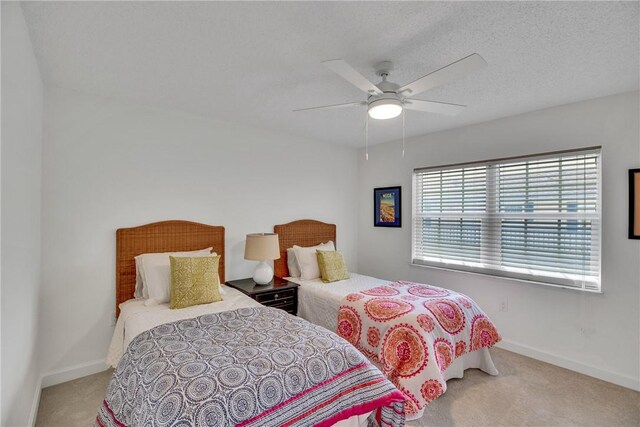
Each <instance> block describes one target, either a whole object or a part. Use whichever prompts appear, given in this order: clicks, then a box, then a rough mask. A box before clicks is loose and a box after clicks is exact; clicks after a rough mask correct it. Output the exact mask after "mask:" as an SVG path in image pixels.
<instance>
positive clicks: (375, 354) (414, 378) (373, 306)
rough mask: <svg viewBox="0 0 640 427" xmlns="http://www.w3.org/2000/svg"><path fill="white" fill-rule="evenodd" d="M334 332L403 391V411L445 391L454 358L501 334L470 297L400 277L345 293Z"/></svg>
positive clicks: (415, 408)
mask: <svg viewBox="0 0 640 427" xmlns="http://www.w3.org/2000/svg"><path fill="white" fill-rule="evenodd" d="M337 332H338V335H340V336H341V337H343V338H344V339H346V340H347V341H349V342H350V343H351V344H352V345H354V346H355V347H357V348H358V349H359V350H360V351H361V352H362V353H364V354H365V355H366V356H367V357H368V358H369V359H371V360H372V361H374V362H375V363H377V364H378V365H379V367H380V369H381V370H382V372H384V373H385V374H386V375H387V377H388V378H389V379H390V380H391V382H393V383H394V385H395V386H396V387H397V388H398V389H399V390H400V391H401V392H402V393H403V394H404V396H405V398H406V399H407V401H406V403H405V412H406V414H407V415H408V416H411V415H413V414H416V413H417V412H418V411H419V410H420V409H422V408H423V407H424V406H425V405H427V404H428V403H429V402H431V401H432V400H434V399H435V398H437V397H438V396H440V395H441V394H442V393H444V392H445V390H446V389H447V383H446V381H445V379H444V376H443V373H444V371H445V370H446V369H447V367H448V366H449V365H451V363H452V362H453V360H454V359H456V358H457V357H460V356H462V355H464V354H465V353H467V352H471V351H475V350H478V349H481V348H483V347H491V346H493V345H494V344H495V343H497V342H498V341H500V339H501V338H500V334H499V333H498V331H497V329H496V327H495V326H494V325H493V323H492V322H491V320H489V318H488V317H487V315H486V314H484V312H483V311H482V310H481V309H480V307H478V305H477V304H476V303H475V302H474V301H473V300H472V299H471V298H469V297H467V296H465V295H463V294H459V293H457V292H453V291H450V290H448V289H443V288H438V287H436V286H429V285H422V284H417V283H411V282H403V281H400V282H394V283H390V284H388V285H383V286H378V287H375V288H371V289H367V290H364V291H361V292H358V293H353V294H349V295H347V296H346V297H345V298H344V299H343V300H342V304H341V306H340V310H339V312H338V331H337Z"/></svg>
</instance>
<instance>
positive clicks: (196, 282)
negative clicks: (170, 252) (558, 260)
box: [169, 255, 222, 308]
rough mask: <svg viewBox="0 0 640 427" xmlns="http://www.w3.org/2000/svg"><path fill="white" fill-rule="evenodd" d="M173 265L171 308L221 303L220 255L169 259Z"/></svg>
mask: <svg viewBox="0 0 640 427" xmlns="http://www.w3.org/2000/svg"><path fill="white" fill-rule="evenodd" d="M169 261H170V263H171V301H170V303H169V307H170V308H185V307H190V306H192V305H198V304H208V303H210V302H216V301H221V300H222V297H221V296H220V290H219V286H220V279H219V278H218V263H219V262H220V255H217V256H205V257H202V256H201V257H173V256H172V257H169Z"/></svg>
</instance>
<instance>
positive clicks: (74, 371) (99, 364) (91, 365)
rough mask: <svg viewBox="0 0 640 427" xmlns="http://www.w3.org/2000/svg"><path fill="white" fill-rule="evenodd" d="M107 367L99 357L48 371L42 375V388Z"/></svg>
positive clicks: (95, 372) (104, 369)
mask: <svg viewBox="0 0 640 427" xmlns="http://www.w3.org/2000/svg"><path fill="white" fill-rule="evenodd" d="M107 369H109V367H108V366H107V364H106V362H105V359H99V360H93V361H91V362H85V363H80V364H79V365H75V366H70V367H68V368H65V369H60V370H58V371H53V372H48V373H46V374H44V375H42V388H45V387H50V386H52V385H56V384H60V383H65V382H67V381H71V380H75V379H77V378H82V377H86V376H87V375H91V374H97V373H98V372H102V371H106V370H107Z"/></svg>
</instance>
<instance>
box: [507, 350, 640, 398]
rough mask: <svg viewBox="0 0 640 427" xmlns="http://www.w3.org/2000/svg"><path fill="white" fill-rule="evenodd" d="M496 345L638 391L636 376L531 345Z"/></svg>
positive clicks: (638, 384)
mask: <svg viewBox="0 0 640 427" xmlns="http://www.w3.org/2000/svg"><path fill="white" fill-rule="evenodd" d="M496 347H498V348H502V349H505V350H508V351H511V352H513V353H518V354H521V355H523V356H527V357H531V358H532V359H537V360H541V361H543V362H547V363H551V364H552V365H556V366H560V367H561V368H565V369H569V370H571V371H575V372H579V373H581V374H584V375H588V376H590V377H594V378H598V379H600V380H603V381H607V382H610V383H613V384H617V385H620V386H622V387H626V388H630V389H632V390H637V391H640V379H638V378H632V377H627V376H624V375H620V374H616V373H614V372H609V371H605V370H602V369H600V368H596V367H594V366H590V365H585V364H583V363H579V362H575V361H573V360H569V359H566V358H564V357H562V356H558V355H556V354H552V353H547V352H544V351H540V350H537V349H535V348H533V347H529V346H527V345H524V344H520V343H517V342H513V341H509V340H505V339H503V340H502V341H500V342H499V343H498V344H496Z"/></svg>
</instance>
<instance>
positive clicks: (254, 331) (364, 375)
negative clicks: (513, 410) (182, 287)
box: [96, 220, 499, 426]
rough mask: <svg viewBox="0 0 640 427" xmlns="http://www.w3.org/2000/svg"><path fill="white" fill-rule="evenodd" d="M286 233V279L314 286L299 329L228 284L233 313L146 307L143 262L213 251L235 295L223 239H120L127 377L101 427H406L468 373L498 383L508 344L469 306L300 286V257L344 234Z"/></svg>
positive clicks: (279, 271) (119, 342)
mask: <svg viewBox="0 0 640 427" xmlns="http://www.w3.org/2000/svg"><path fill="white" fill-rule="evenodd" d="M274 231H275V232H276V233H277V234H278V235H279V239H280V250H281V258H280V259H279V260H276V261H275V263H274V270H275V275H276V276H279V277H287V278H289V279H288V280H292V281H296V282H298V283H299V284H300V285H301V286H300V288H299V296H298V299H299V301H298V304H299V312H298V315H299V316H300V317H295V316H291V315H289V314H287V313H285V312H283V311H281V310H277V309H273V308H267V307H262V306H261V305H260V304H258V303H257V302H256V301H254V300H253V299H251V298H249V297H247V296H245V295H243V294H242V293H240V292H239V291H236V290H235V289H232V288H229V287H226V286H224V285H222V289H223V291H222V292H223V300H222V301H219V302H215V303H211V304H201V305H195V306H192V307H187V308H183V309H178V310H171V309H169V306H168V304H149V302H148V301H145V300H142V299H140V298H138V299H134V292H135V288H136V265H135V260H134V257H135V256H137V255H140V254H143V253H163V252H176V251H193V250H200V249H202V248H207V247H212V248H213V252H215V253H217V254H218V255H220V263H219V269H218V273H219V277H220V283H224V280H225V275H224V273H225V269H224V246H225V244H224V228H223V227H219V226H208V225H204V224H196V223H191V222H186V221H165V222H160V223H154V224H148V225H144V226H140V227H135V228H127V229H120V230H118V232H117V235H116V247H117V254H116V269H117V273H116V310H117V313H118V314H119V318H118V322H117V324H116V329H115V332H114V336H113V339H112V343H111V346H110V349H109V354H108V358H107V362H108V363H109V364H111V365H112V366H114V367H115V368H116V369H115V372H114V375H113V378H112V380H111V382H110V385H109V388H108V391H107V397H106V399H105V401H104V402H103V405H102V407H101V409H100V411H99V414H98V417H97V419H96V425H99V426H122V425H131V426H133V425H185V426H187V425H190V426H209V425H221V426H222V425H246V426H251V425H256V426H258V425H260V426H266V425H274V426H276V425H277V426H281V425H282V426H284V425H340V426H356V425H392V426H401V425H403V424H404V420H405V414H406V416H407V418H408V419H414V418H417V417H420V416H422V413H423V410H424V406H425V405H426V403H428V402H429V401H430V400H432V399H433V398H435V397H437V396H438V395H440V394H441V393H442V392H444V390H445V389H446V380H447V379H449V378H453V377H457V378H459V377H462V372H463V370H464V369H468V368H480V369H482V370H483V371H485V372H487V373H489V374H497V370H496V369H495V367H494V365H493V363H492V361H491V357H490V355H489V352H488V348H489V347H490V346H492V345H493V344H494V343H495V342H496V341H497V340H499V335H498V334H497V331H496V330H495V328H493V325H492V324H491V323H490V321H488V319H487V318H486V316H484V313H482V311H481V310H480V309H479V308H478V307H477V306H476V305H475V303H473V301H472V300H470V299H469V298H468V297H465V296H463V295H461V294H456V293H454V292H452V291H448V290H442V289H441V288H435V287H429V286H426V285H418V284H410V283H408V282H393V283H391V282H389V281H384V280H379V279H375V278H371V277H367V276H361V275H356V274H352V275H351V278H350V279H349V280H343V281H340V282H334V283H322V282H320V281H318V280H310V281H302V280H299V279H295V278H290V277H289V272H288V269H287V249H288V248H290V247H292V246H293V245H298V246H314V245H317V244H320V243H324V242H327V241H329V240H332V241H333V242H335V241H336V228H335V225H332V224H324V223H321V222H318V221H313V220H302V221H295V222H292V223H289V224H283V225H277V226H275V227H274ZM416 291H418V292H416ZM443 292H444V293H443ZM445 293H446V294H445ZM434 304H435V305H434ZM372 307H374V308H375V310H371V308H372ZM408 307H411V310H407V309H408ZM452 309H453V311H452ZM372 313H373V314H374V315H373V317H372V316H371V314H372ZM451 316H453V317H452V319H449V317H451ZM456 316H457V317H456ZM304 319H306V320H304ZM448 319H449V320H448ZM451 322H454V323H455V322H458V323H459V324H460V325H454V326H455V328H454V329H457V330H455V331H454V330H453V329H452V328H451V325H452V323H451ZM442 325H444V326H445V328H444V329H443V328H442ZM458 326H459V328H458ZM447 328H448V330H447ZM334 331H337V332H338V334H337V335H336V334H335V333H333V332H334ZM376 334H377V339H375V335H376ZM338 335H340V336H338ZM462 342H463V343H464V345H465V349H464V351H459V350H460V349H459V344H458V343H462ZM474 342H475V344H474ZM416 344H417V345H416ZM385 349H386V350H385ZM365 356H366V357H365ZM372 362H373V363H372ZM378 368H379V369H378ZM381 371H382V372H384V374H386V377H385V375H383V374H382V373H381Z"/></svg>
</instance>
